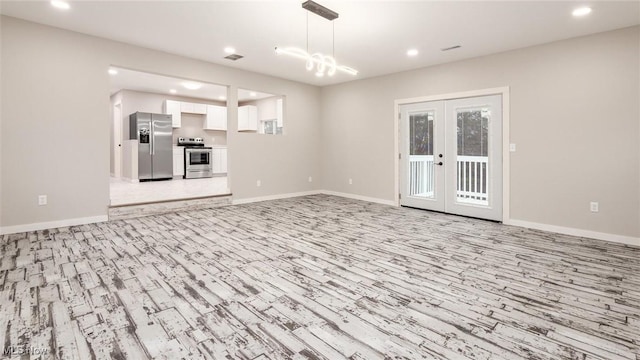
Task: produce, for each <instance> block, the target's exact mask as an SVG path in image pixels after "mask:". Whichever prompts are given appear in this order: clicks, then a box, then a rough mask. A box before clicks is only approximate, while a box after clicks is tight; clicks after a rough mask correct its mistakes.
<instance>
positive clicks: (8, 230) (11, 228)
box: [0, 215, 109, 235]
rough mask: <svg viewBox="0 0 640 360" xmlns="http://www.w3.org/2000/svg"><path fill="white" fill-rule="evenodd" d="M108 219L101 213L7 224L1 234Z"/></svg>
mask: <svg viewBox="0 0 640 360" xmlns="http://www.w3.org/2000/svg"><path fill="white" fill-rule="evenodd" d="M108 220H109V217H108V216H107V215H100V216H91V217H83V218H75V219H65V220H57V221H47V222H41V223H32V224H24V225H14V226H5V227H1V228H0V235H5V234H15V233H21V232H28V231H37V230H46V229H55V228H61V227H67V226H76V225H86V224H93V223H99V222H105V221H108Z"/></svg>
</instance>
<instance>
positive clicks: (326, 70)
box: [275, 0, 358, 77]
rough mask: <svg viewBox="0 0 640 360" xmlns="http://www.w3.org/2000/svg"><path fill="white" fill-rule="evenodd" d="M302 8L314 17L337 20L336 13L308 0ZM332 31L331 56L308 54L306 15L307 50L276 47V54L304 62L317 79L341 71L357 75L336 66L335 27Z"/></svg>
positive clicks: (351, 69)
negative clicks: (314, 15) (313, 71)
mask: <svg viewBox="0 0 640 360" xmlns="http://www.w3.org/2000/svg"><path fill="white" fill-rule="evenodd" d="M302 7H303V8H304V9H306V10H308V11H310V12H312V13H314V14H316V15H319V16H322V17H323V18H325V19H327V20H329V21H333V20H335V19H337V18H338V16H339V15H338V13H337V12H335V11H333V10H330V9H328V8H326V7H324V6H322V5H320V4H318V3H315V2H313V1H311V0H308V1H305V2H304V3H302ZM332 24H333V23H332ZM332 31H333V39H332V47H333V53H332V54H331V55H326V54H322V53H319V52H315V53H310V52H309V14H308V13H307V50H303V49H301V48H297V47H286V48H281V47H276V49H275V50H276V54H278V55H289V56H292V57H295V58H298V59H302V60H305V61H306V68H307V70H308V71H312V70H314V69H315V74H316V76H317V77H323V76H324V75H325V74H327V75H328V76H333V75H335V73H336V72H337V71H342V72H344V73H347V74H350V75H358V70H356V69H354V68H351V67H348V66H344V65H338V63H337V61H336V58H335V26H333V29H332Z"/></svg>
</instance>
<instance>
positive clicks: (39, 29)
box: [0, 16, 320, 231]
mask: <svg viewBox="0 0 640 360" xmlns="http://www.w3.org/2000/svg"><path fill="white" fill-rule="evenodd" d="M0 22H1V36H2V38H1V39H2V55H1V69H0V70H1V73H2V76H3V78H2V94H1V96H2V110H1V111H2V112H1V117H0V129H1V130H0V131H1V133H2V144H1V146H2V148H1V149H0V150H1V165H2V166H1V167H2V178H1V181H2V183H1V185H0V186H1V189H0V192H1V193H2V204H1V211H2V215H3V216H2V219H0V221H1V222H0V226H2V227H3V228H4V229H3V231H19V230H20V229H26V228H29V227H30V226H29V225H28V224H34V223H45V222H46V223H48V224H49V225H51V224H54V223H55V222H57V221H62V222H64V221H66V222H70V221H68V220H69V219H78V218H87V217H91V218H95V217H103V216H106V214H107V206H108V203H109V168H110V161H109V154H110V146H111V145H110V131H109V128H110V122H111V117H110V101H109V75H108V74H107V69H108V68H109V66H110V65H114V66H119V67H124V68H129V69H135V70H139V71H146V72H151V73H157V74H163V75H168V76H173V77H178V78H185V79H193V80H199V81H204V82H211V83H218V84H226V85H230V88H229V99H228V103H229V118H230V119H231V120H230V122H229V127H230V131H229V132H228V137H227V141H228V146H229V149H230V150H229V180H230V186H231V189H232V191H233V194H234V197H235V198H237V199H246V198H252V197H259V196H268V195H274V194H282V193H289V192H301V191H310V190H314V189H316V186H315V185H316V184H317V182H316V183H309V182H307V177H308V176H314V178H318V177H319V176H318V174H319V165H318V164H319V163H320V159H319V156H318V147H319V145H318V144H319V140H318V137H317V133H318V131H319V118H318V113H319V109H320V104H319V98H320V96H319V89H318V88H316V87H313V86H309V85H304V84H300V83H296V82H292V81H287V80H282V79H278V78H274V77H270V76H266V75H261V74H257V73H252V72H247V71H242V70H237V69H233V68H229V67H225V66H220V65H215V64H211V63H207V62H203V61H197V60H192V59H188V58H184V57H181V56H176V55H171V54H167V53H163V52H159V51H154V50H149V49H145V48H141V47H137V46H132V45H127V44H124V43H119V42H115V41H110V40H106V39H102V38H97V37H93V36H88V35H84V34H79V33H74V32H70V31H66V30H61V29H56V28H52V27H48V26H44V25H39V24H35V23H31V22H27V21H23V20H19V19H15V18H10V17H4V16H3V17H2V18H1V21H0ZM238 87H241V88H250V89H259V90H260V91H265V92H269V93H274V94H284V95H286V96H287V98H288V100H289V106H287V114H286V117H287V119H289V121H288V128H287V135H286V136H261V135H258V134H242V133H241V134H238V133H237V132H236V131H235V129H237V108H236V106H237V96H236V93H237V88H238ZM24 139H28V140H29V142H25V141H24ZM34 145H35V146H34ZM256 153H261V154H269V155H268V156H269V158H270V160H271V161H269V162H266V161H264V159H263V158H261V157H256V156H255V154H256ZM16 155H18V156H16ZM257 179H260V180H262V186H261V187H256V180H257ZM40 194H47V195H48V196H49V205H47V206H38V205H37V196H38V195H40ZM31 227H34V226H31Z"/></svg>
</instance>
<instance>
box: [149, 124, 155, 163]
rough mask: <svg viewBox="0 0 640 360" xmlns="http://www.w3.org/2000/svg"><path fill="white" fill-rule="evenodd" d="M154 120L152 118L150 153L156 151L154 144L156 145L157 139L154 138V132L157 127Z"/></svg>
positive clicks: (152, 153)
mask: <svg viewBox="0 0 640 360" xmlns="http://www.w3.org/2000/svg"><path fill="white" fill-rule="evenodd" d="M153 125H154V121H153V120H151V134H149V155H154V153H155V152H156V151H155V149H154V145H155V139H154V133H155V129H154V126H153Z"/></svg>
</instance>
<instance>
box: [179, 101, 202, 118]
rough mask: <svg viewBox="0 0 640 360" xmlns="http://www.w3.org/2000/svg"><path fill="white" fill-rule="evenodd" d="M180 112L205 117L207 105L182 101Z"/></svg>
mask: <svg viewBox="0 0 640 360" xmlns="http://www.w3.org/2000/svg"><path fill="white" fill-rule="evenodd" d="M180 111H182V112H183V113H189V114H198V115H206V114H207V105H206V104H198V103H190V102H184V101H183V102H180Z"/></svg>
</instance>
